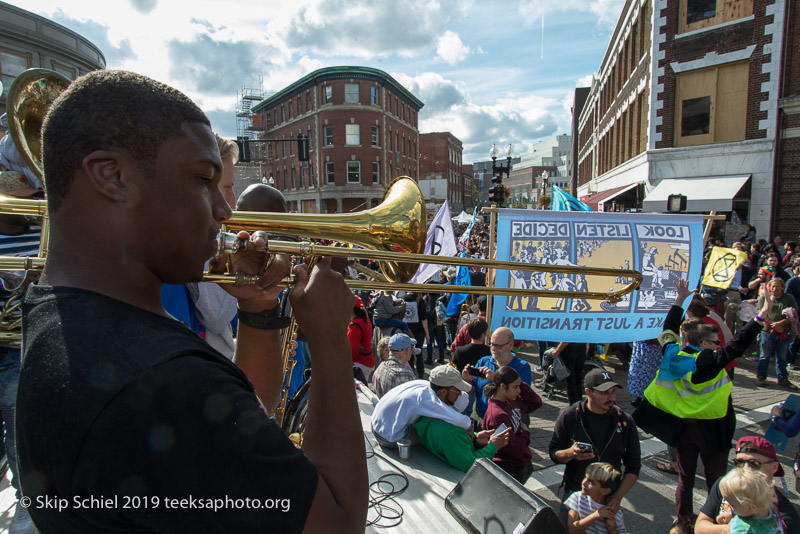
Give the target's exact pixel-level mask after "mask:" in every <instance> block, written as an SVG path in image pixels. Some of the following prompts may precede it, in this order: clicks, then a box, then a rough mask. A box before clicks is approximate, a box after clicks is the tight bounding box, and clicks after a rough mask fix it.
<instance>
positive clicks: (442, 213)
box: [410, 200, 458, 284]
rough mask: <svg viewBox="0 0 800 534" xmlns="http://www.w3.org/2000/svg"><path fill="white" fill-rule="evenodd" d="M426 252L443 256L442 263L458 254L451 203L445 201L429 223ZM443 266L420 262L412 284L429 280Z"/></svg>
mask: <svg viewBox="0 0 800 534" xmlns="http://www.w3.org/2000/svg"><path fill="white" fill-rule="evenodd" d="M425 254H427V255H430V256H442V263H445V264H446V263H447V257H453V256H455V255H456V254H458V248H456V236H455V234H454V233H453V222H452V221H451V220H450V204H449V203H448V202H447V200H445V201H444V204H442V207H441V208H439V211H438V212H437V213H436V217H434V218H433V222H431V224H429V225H428V237H427V240H426V242H425ZM441 268H442V265H439V264H435V263H420V265H419V267H418V268H417V272H416V273H415V274H414V276H413V277H412V278H411V280H410V282H411V283H412V284H420V283H423V282H425V281H427V280H428V279H429V278H430V277H431V276H433V275H435V274H436V272H437V271H438V270H439V269H441Z"/></svg>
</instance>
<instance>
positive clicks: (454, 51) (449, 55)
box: [436, 30, 471, 65]
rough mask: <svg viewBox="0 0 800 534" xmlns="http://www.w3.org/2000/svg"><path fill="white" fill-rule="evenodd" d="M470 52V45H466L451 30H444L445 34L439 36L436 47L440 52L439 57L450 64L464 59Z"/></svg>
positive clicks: (437, 51) (438, 52)
mask: <svg viewBox="0 0 800 534" xmlns="http://www.w3.org/2000/svg"><path fill="white" fill-rule="evenodd" d="M470 52H471V50H470V49H469V47H468V46H464V44H463V43H462V42H461V39H460V38H459V37H458V35H457V34H455V33H453V32H451V31H450V30H447V31H446V32H444V35H442V36H441V37H440V38H439V44H438V46H437V47H436V53H437V54H439V57H441V58H442V59H443V60H445V61H446V62H447V63H448V64H450V65H455V64H456V63H458V62H459V61H462V60H463V59H465V58H466V57H467V56H468V55H469V54H470Z"/></svg>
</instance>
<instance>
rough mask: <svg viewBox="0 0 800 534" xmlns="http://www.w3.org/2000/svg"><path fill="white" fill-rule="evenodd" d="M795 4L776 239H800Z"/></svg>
mask: <svg viewBox="0 0 800 534" xmlns="http://www.w3.org/2000/svg"><path fill="white" fill-rule="evenodd" d="M799 8H800V6H798V5H797V4H796V3H795V4H792V3H791V2H787V14H786V16H785V22H784V24H785V28H786V33H785V35H786V44H785V46H784V48H783V59H781V64H782V65H784V68H783V73H782V77H781V80H780V99H779V100H778V139H777V141H776V142H777V145H778V146H777V149H776V151H775V152H776V154H777V160H776V162H775V181H776V185H775V195H774V196H773V200H774V203H773V209H774V210H775V216H774V217H773V219H772V220H773V225H772V230H773V235H782V236H784V237H785V238H786V239H788V240H797V239H798V238H800V201H798V200H799V199H800V54H799V53H798V52H797V51H798V49H800V16H798V9H799Z"/></svg>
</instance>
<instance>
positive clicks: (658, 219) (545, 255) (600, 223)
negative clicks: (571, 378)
mask: <svg viewBox="0 0 800 534" xmlns="http://www.w3.org/2000/svg"><path fill="white" fill-rule="evenodd" d="M702 249H703V217H702V215H659V214H642V213H595V212H577V211H568V212H556V211H544V210H499V211H498V231H497V259H498V260H507V261H519V262H522V263H537V264H543V265H576V266H577V265H579V266H584V267H605V268H619V269H633V270H636V271H639V272H641V273H642V275H643V277H644V280H643V282H642V285H641V287H640V288H639V289H638V290H637V291H634V292H633V293H631V294H628V295H625V297H623V299H622V300H621V301H620V302H617V303H615V304H612V303H610V302H604V301H599V300H588V299H567V298H560V297H558V296H554V297H520V296H510V297H507V296H501V297H495V299H494V301H493V306H494V312H493V314H492V329H495V328H499V327H501V326H505V327H509V328H511V329H512V330H514V333H515V336H516V337H517V338H518V339H535V340H547V341H575V342H590V343H614V342H626V341H639V340H644V339H651V338H654V337H657V336H658V334H659V333H660V332H661V329H662V326H663V323H664V317H665V316H666V313H667V311H668V310H669V308H670V306H672V304H673V302H674V300H675V296H676V294H677V292H676V289H675V282H677V281H678V280H679V279H682V278H685V279H687V280H688V281H689V285H690V287H694V286H695V285H696V284H697V281H698V279H699V278H700V274H701V269H702ZM629 282H630V280H629V279H628V278H627V277H625V276H618V277H609V276H599V275H585V274H570V275H561V274H556V273H544V272H543V273H539V272H534V273H532V272H530V271H522V270H519V271H514V270H510V271H509V270H498V271H497V275H496V285H497V286H498V287H523V288H527V289H540V290H553V291H556V290H568V291H593V292H609V291H617V290H619V289H622V288H623V287H624V286H626V285H627V284H628V283H629ZM688 300H689V299H687V302H685V303H684V306H688V304H689V302H688Z"/></svg>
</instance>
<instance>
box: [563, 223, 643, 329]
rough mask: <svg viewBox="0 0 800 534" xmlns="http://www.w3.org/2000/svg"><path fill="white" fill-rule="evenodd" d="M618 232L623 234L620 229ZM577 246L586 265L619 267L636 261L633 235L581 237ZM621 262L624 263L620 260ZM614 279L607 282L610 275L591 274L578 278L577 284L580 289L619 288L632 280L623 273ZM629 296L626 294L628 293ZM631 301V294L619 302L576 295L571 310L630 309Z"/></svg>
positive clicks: (626, 310)
mask: <svg viewBox="0 0 800 534" xmlns="http://www.w3.org/2000/svg"><path fill="white" fill-rule="evenodd" d="M618 233H619V234H624V232H622V231H620V232H618ZM577 247H578V250H579V251H580V254H579V256H578V263H579V264H580V265H584V266H586V267H608V266H615V267H619V268H620V269H630V266H631V263H632V261H633V252H634V249H633V243H632V241H631V240H630V238H626V239H620V238H616V239H578V240H577ZM620 262H622V263H620ZM613 280H614V283H613V285H611V286H610V287H609V286H608V285H607V284H608V282H609V279H608V278H607V277H603V276H588V277H586V278H585V282H584V283H583V284H581V281H580V280H578V283H577V284H576V287H578V288H580V289H578V291H589V290H590V289H593V290H594V291H605V290H606V289H608V291H610V292H612V291H618V290H620V289H622V288H623V287H625V286H626V285H628V283H629V282H630V280H628V278H627V277H624V276H616V277H614V278H613ZM626 297H627V295H626ZM576 306H577V307H576ZM630 308H631V302H630V299H629V298H624V299H623V300H621V301H620V302H617V303H616V304H611V303H609V302H604V301H598V300H592V301H588V300H585V299H575V301H574V302H573V307H572V308H571V311H582V312H619V313H627V312H629V311H630Z"/></svg>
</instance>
